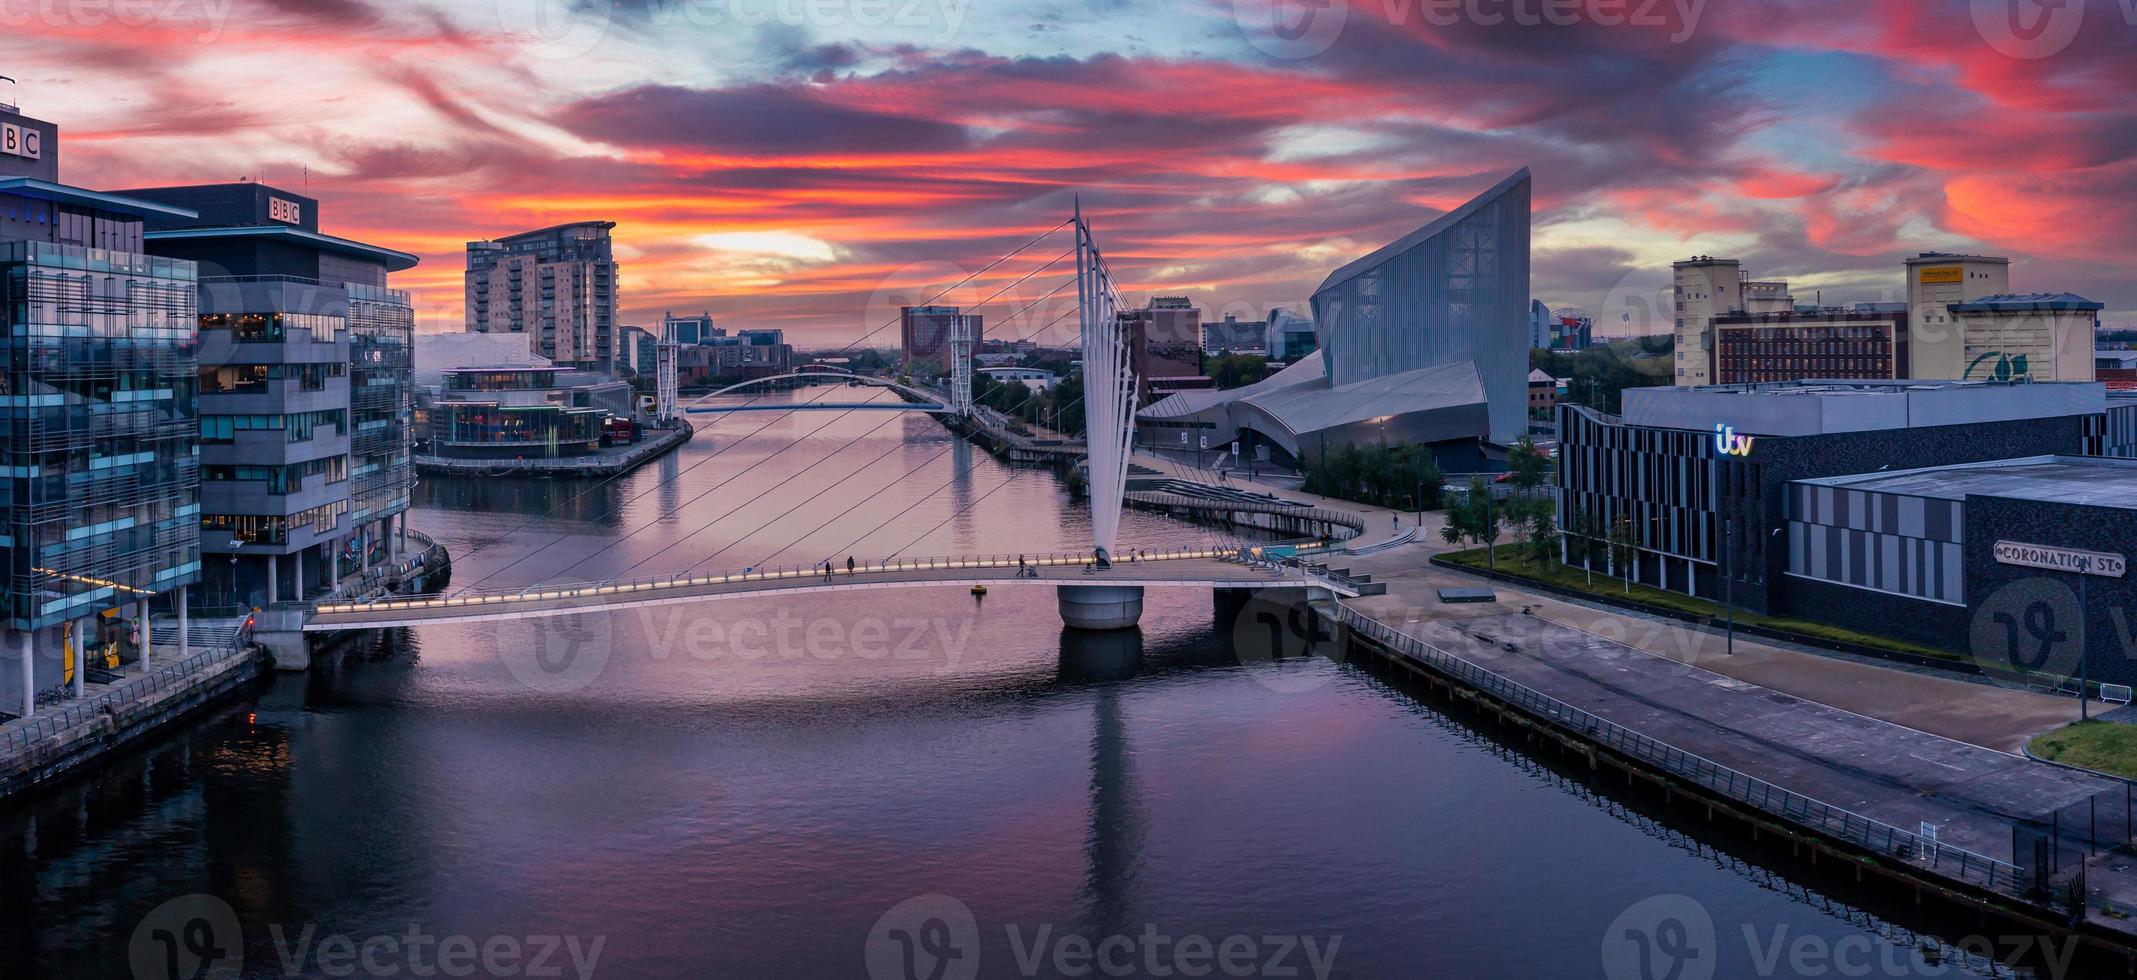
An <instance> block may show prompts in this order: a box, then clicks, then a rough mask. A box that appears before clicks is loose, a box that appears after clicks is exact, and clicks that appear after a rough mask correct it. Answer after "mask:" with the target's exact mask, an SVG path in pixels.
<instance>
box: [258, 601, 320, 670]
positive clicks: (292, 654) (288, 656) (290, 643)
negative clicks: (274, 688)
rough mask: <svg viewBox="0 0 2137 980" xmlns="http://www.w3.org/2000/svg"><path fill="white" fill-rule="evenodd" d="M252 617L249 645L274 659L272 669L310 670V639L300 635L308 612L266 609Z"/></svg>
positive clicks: (302, 632) (308, 614) (302, 610)
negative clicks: (265, 652) (273, 667)
mask: <svg viewBox="0 0 2137 980" xmlns="http://www.w3.org/2000/svg"><path fill="white" fill-rule="evenodd" d="M254 615H255V617H256V618H255V619H254V620H253V623H252V642H253V643H254V644H256V645H258V646H259V647H260V648H261V649H263V650H266V651H267V654H268V656H271V657H273V658H274V661H275V669H276V670H310V669H312V640H311V637H308V636H306V635H304V621H305V620H306V619H309V618H311V613H310V611H309V610H304V609H267V610H263V611H261V612H258V613H255V614H254Z"/></svg>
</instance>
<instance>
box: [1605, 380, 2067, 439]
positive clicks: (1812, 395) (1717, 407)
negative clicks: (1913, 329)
mask: <svg viewBox="0 0 2137 980" xmlns="http://www.w3.org/2000/svg"><path fill="white" fill-rule="evenodd" d="M2106 405H2107V392H2106V388H2105V386H2103V385H2101V384H2099V383H2098V382H2090V381H2064V382H2034V383H2013V382H1994V381H1946V380H1909V379H1898V380H1865V381H1851V380H1838V381H1836V380H1820V379H1807V380H1803V381H1775V382H1767V383H1760V384H1732V385H1706V386H1703V387H1698V388H1669V387H1656V388H1628V389H1626V391H1625V413H1624V420H1625V422H1626V424H1628V425H1639V426H1649V427H1654V428H1669V429H1689V430H1693V431H1711V430H1712V429H1713V428H1714V425H1715V423H1717V422H1722V423H1726V424H1729V425H1733V426H1735V427H1736V429H1737V431H1739V432H1742V433H1745V434H1747V435H1761V436H1809V435H1824V434H1828V433H1834V432H1872V431H1882V430H1889V429H1911V428H1926V427H1930V426H1939V425H1972V424H1981V423H1992V422H2010V421H2017V420H2021V419H2043V418H2061V417H2065V416H2071V415H2097V414H2099V413H2100V412H2102V411H2105V410H2106Z"/></svg>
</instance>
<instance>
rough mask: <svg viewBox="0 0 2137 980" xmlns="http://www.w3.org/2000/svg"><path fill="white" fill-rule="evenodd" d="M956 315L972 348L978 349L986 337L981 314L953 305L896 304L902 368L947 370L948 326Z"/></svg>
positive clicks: (948, 349) (953, 321) (952, 322)
mask: <svg viewBox="0 0 2137 980" xmlns="http://www.w3.org/2000/svg"><path fill="white" fill-rule="evenodd" d="M960 318H962V319H963V320H964V321H965V326H966V329H967V331H968V336H970V337H971V338H972V349H973V350H978V349H979V345H980V343H981V342H982V341H984V340H985V339H986V330H985V326H986V324H985V322H984V321H985V318H984V317H982V316H981V315H979V314H977V313H974V314H971V315H970V316H967V315H966V314H965V312H964V311H963V310H960V309H958V308H957V307H955V306H905V307H900V308H899V309H898V343H899V346H900V347H902V348H903V349H904V352H905V357H904V364H905V370H907V371H908V372H910V371H913V370H914V369H916V368H919V369H924V370H927V371H930V372H936V373H941V374H945V375H947V374H950V373H951V364H950V333H951V329H950V328H951V327H952V326H953V325H955V324H956V323H957V321H958V320H959V319H960Z"/></svg>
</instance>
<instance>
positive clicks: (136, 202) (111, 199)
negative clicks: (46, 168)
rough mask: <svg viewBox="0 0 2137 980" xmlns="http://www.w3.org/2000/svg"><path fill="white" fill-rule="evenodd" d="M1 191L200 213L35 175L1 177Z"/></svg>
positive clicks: (106, 207)
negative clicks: (40, 177)
mask: <svg viewBox="0 0 2137 980" xmlns="http://www.w3.org/2000/svg"><path fill="white" fill-rule="evenodd" d="M0 194H11V195H14V196H16V197H27V198H32V199H34V200H39V201H52V202H55V203H58V204H68V205H73V206H75V207H83V208H95V209H97V210H99V211H112V212H116V213H119V214H128V215H133V216H135V217H139V218H148V217H166V218H198V217H200V214H199V212H196V211H192V210H190V209H187V208H181V207H176V206H173V205H169V204H161V203H158V202H155V201H145V200H142V199H141V198H138V197H127V196H126V195H124V194H107V193H105V192H103V191H92V190H88V189H86V188H81V187H72V186H69V185H67V184H56V183H53V182H52V181H49V180H39V179H37V178H35V177H6V178H0Z"/></svg>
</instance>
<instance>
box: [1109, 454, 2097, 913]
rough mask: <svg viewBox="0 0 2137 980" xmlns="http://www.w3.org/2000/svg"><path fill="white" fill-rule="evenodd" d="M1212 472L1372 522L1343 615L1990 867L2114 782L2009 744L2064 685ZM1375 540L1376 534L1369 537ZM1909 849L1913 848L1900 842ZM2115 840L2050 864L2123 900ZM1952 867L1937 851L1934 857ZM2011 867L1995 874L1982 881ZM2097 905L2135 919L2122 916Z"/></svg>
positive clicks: (2064, 719)
mask: <svg viewBox="0 0 2137 980" xmlns="http://www.w3.org/2000/svg"><path fill="white" fill-rule="evenodd" d="M1136 462H1137V463H1138V464H1139V465H1142V466H1145V467H1148V468H1150V469H1153V470H1156V471H1158V472H1160V473H1162V474H1164V475H1165V476H1168V477H1172V478H1176V479H1183V480H1201V481H1203V482H1210V480H1211V476H1212V474H1211V473H1210V472H1209V471H1207V470H1198V469H1196V468H1194V467H1192V466H1188V465H1182V464H1180V463H1178V462H1176V461H1173V460H1169V459H1165V458H1162V457H1157V456H1152V455H1149V454H1138V455H1137V457H1136ZM1224 483H1225V485H1227V486H1230V487H1232V488H1234V489H1240V490H1249V491H1253V492H1258V493H1265V494H1268V495H1270V496H1273V497H1278V498H1282V499H1289V500H1295V501H1298V502H1300V503H1304V504H1309V505H1312V506H1316V507H1323V508H1328V509H1331V510H1348V511H1350V512H1352V513H1355V514H1357V515H1358V516H1359V517H1360V519H1361V520H1362V522H1363V523H1364V524H1365V526H1366V527H1367V528H1368V529H1370V530H1371V531H1372V532H1373V533H1371V534H1369V535H1368V536H1365V537H1361V538H1360V539H1358V540H1357V541H1356V542H1354V547H1355V548H1357V549H1359V550H1366V551H1377V553H1375V554H1370V555H1367V556H1363V557H1357V558H1354V559H1351V560H1348V561H1346V562H1343V564H1347V565H1348V566H1349V567H1350V568H1351V570H1352V571H1353V572H1355V573H1359V574H1364V575H1369V576H1371V577H1372V579H1373V580H1374V581H1376V582H1379V583H1382V584H1384V585H1385V586H1386V588H1387V591H1386V593H1384V594H1381V595H1376V596H1362V597H1354V598H1347V599H1344V600H1342V602H1343V604H1344V605H1345V606H1347V607H1349V608H1350V609H1351V610H1353V611H1354V612H1355V613H1356V614H1358V615H1360V616H1362V617H1365V618H1367V619H1369V620H1371V621H1372V622H1375V623H1378V624H1382V625H1384V626H1386V627H1389V628H1391V629H1393V630H1395V631H1397V632H1398V633H1399V634H1400V635H1402V636H1405V637H1409V638H1411V639H1412V640H1414V641H1416V642H1417V643H1418V644H1422V645H1427V646H1429V647H1431V648H1433V649H1436V650H1439V651H1443V652H1444V653H1445V654H1448V655H1451V656H1452V657H1454V658H1458V659H1459V660H1461V661H1464V662H1467V663H1469V664H1473V665H1475V666H1476V667H1479V668H1482V669H1483V670H1485V671H1489V672H1491V673H1492V674H1494V675H1496V676H1497V677H1498V678H1501V679H1503V680H1504V681H1506V682H1508V683H1511V684H1514V685H1519V686H1521V687H1522V688H1524V689H1527V690H1529V691H1532V692H1535V693H1537V694H1540V695H1541V696H1544V697H1547V698H1551V699H1555V700H1556V701H1559V702H1563V703H1564V704H1566V705H1570V706H1572V707H1574V708H1576V709H1579V710H1581V711H1585V712H1588V713H1590V714H1592V715H1594V716H1596V717H1597V718H1599V719H1602V720H1604V721H1606V722H1608V723H1612V724H1615V725H1620V726H1623V728H1624V729H1627V730H1630V731H1632V732H1637V733H1639V735H1641V736H1644V737H1645V738H1647V739H1652V740H1654V741H1655V742H1657V743H1662V744H1664V745H1667V746H1668V747H1670V749H1672V750H1674V751H1679V752H1683V753H1687V754H1689V755H1690V756H1694V757H1697V758H1698V759H1700V760H1705V761H1706V762H1710V763H1712V764H1714V765H1716V766H1721V767H1727V768H1728V769H1731V770H1735V771H1736V772H1738V773H1741V774H1743V775H1745V776H1747V777H1749V778H1751V779H1755V780H1760V781H1763V782H1765V783H1769V784H1772V785H1773V786H1777V787H1779V788H1781V789H1783V790H1787V791H1792V792H1793V793H1796V794H1801V795H1802V796H1803V797H1805V798H1807V799H1808V801H1815V803H1817V804H1823V805H1824V806H1825V807H1830V808H1836V809H1838V810H1840V811H1844V812H1845V813H1847V814H1853V815H1859V816H1860V817H1863V818H1868V820H1870V821H1875V822H1877V823H1878V824H1879V825H1882V826H1884V827H1886V828H1888V829H1889V828H1903V829H1904V831H1905V832H1906V833H1908V834H1912V833H1915V832H1916V831H1917V829H1918V828H1922V827H1923V825H1925V824H1926V825H1929V826H1930V827H1933V828H1934V833H1935V834H1936V839H1937V841H1938V842H1940V843H1941V844H1943V845H1945V846H1947V847H1958V848H1964V849H1966V850H1967V851H1970V852H1972V853H1974V854H1978V855H1983V856H1986V857H1988V858H1991V859H1992V860H1994V861H1997V862H2002V863H2003V865H1999V867H2002V866H2006V865H2018V864H2024V863H2026V859H2027V858H2028V855H2022V854H2018V853H2016V850H2017V846H2018V845H2017V843H2016V842H2017V839H2018V835H2017V834H2016V833H2014V825H2016V824H2021V823H2026V822H2031V821H2037V820H2039V819H2040V818H2041V817H2042V816H2043V815H2044V814H2047V813H2049V812H2052V811H2057V810H2063V811H2065V812H2071V813H2084V812H2087V811H2086V807H2087V805H2088V801H2095V800H2103V799H2104V800H2108V801H2110V803H2113V802H2114V801H2119V800H2123V799H2125V798H2126V794H2127V792H2128V787H2127V784H2125V783H2124V782H2123V781H2121V780H2118V779H2114V778H2112V777H2108V776H2102V775H2093V774H2089V773H2084V772H2081V771H2078V770H2073V769H2070V768H2068V767H2064V766H2058V765H2055V764H2052V763H2047V762H2041V761H2038V760H2034V759H2031V758H2029V757H2027V756H2025V755H2024V754H2022V750H2023V746H2024V745H2025V743H2026V742H2027V741H2028V740H2029V739H2030V738H2031V737H2033V736H2034V735H2038V734H2040V733H2042V732H2045V731H2050V730H2053V729H2055V728H2058V727H2061V726H2063V725H2065V724H2068V723H2070V722H2072V721H2075V720H2077V718H2078V703H2077V702H2076V701H2075V700H2074V699H2070V698H2064V697H2058V696H2054V695H2048V694H2041V693H2035V692H2032V691H2027V690H2018V689H2014V688H2010V687H2006V686H2002V685H1999V684H1996V683H1991V682H1987V681H1984V680H1977V679H1972V678H1967V677H1963V676H1960V675H1956V674H1948V673H1943V672H1938V671H1933V670H1924V669H1920V668H1910V667H1902V666H1900V665H1896V664H1895V665H1884V664H1881V663H1877V662H1873V661H1870V660H1868V659H1866V658H1858V657H1852V656H1848V655H1841V654H1833V653H1830V652H1826V651H1815V650H1811V649H1808V648H1801V647H1795V646H1793V645H1790V644H1786V643H1779V642H1773V641H1766V640H1761V639H1754V638H1749V637H1745V636H1742V635H1739V636H1738V637H1737V639H1736V642H1735V648H1734V649H1735V652H1734V653H1733V654H1727V653H1725V652H1724V640H1723V637H1722V635H1721V633H1720V631H1718V630H1713V629H1707V628H1704V627H1702V626H1700V625H1697V624H1692V623H1686V622H1682V621H1678V620H1670V619H1663V618H1659V617H1653V616H1649V615H1646V614H1643V613H1638V612H1631V611H1627V610H1622V609H1617V608H1614V607H1611V606H1608V605H1605V604H1602V603H1599V602H1597V603H1591V602H1586V601H1576V600H1569V599H1564V598H1560V597H1557V596H1553V595H1548V594H1544V593H1542V592H1540V591H1531V590H1528V589H1524V588H1522V587H1521V586H1520V585H1519V584H1518V583H1513V582H1508V581H1505V580H1500V581H1494V582H1487V581H1486V579H1485V577H1484V576H1483V575H1481V574H1476V573H1471V572H1467V571H1462V570H1456V569H1450V568H1444V567H1440V566H1435V565H1432V564H1431V558H1432V556H1434V555H1435V554H1440V553H1444V552H1445V551H1448V550H1451V546H1449V545H1447V544H1446V543H1445V542H1444V540H1443V539H1442V538H1441V537H1440V533H1439V529H1440V527H1442V526H1443V515H1441V514H1438V513H1428V514H1426V515H1425V522H1424V524H1423V525H1422V526H1420V527H1417V528H1415V532H1416V533H1415V536H1414V537H1413V538H1411V539H1410V540H1409V541H1407V542H1404V543H1402V544H1392V543H1391V542H1392V541H1393V540H1394V539H1396V538H1398V537H1400V536H1401V532H1399V531H1398V530H1397V529H1396V518H1397V516H1398V514H1397V512H1392V511H1388V510H1386V509H1384V508H1376V507H1367V506H1364V505H1359V504H1355V503H1350V502H1346V501H1340V500H1334V499H1328V498H1322V497H1319V496H1316V495H1312V494H1304V493H1300V492H1298V491H1296V490H1293V489H1289V488H1285V487H1281V486H1276V485H1272V484H1267V483H1257V482H1255V481H1249V480H1245V479H1243V478H1241V477H1240V476H1239V475H1238V474H1228V479H1226V480H1225V481H1224ZM1400 522H1401V525H1402V527H1403V528H1404V529H1408V528H1409V527H1410V525H1411V524H1412V517H1411V516H1410V515H1408V514H1401V515H1400ZM1509 537H1510V536H1509ZM1376 541H1378V542H1388V544H1386V545H1385V546H1383V547H1381V548H1378V549H1376V548H1375V547H1374V545H1375V543H1376ZM1500 546H1501V547H1508V548H1511V547H1516V546H1517V545H1514V544H1512V543H1508V542H1505V541H1502V543H1501V545H1500ZM1479 585H1489V586H1490V587H1491V588H1492V589H1493V590H1494V591H1495V592H1496V593H1497V596H1498V600H1497V601H1496V602H1490V603H1444V602H1441V601H1440V600H1439V598H1438V591H1437V590H1438V589H1440V588H1444V587H1471V588H1473V587H1476V586H1479ZM2064 829H2065V831H2066V833H2067V832H2068V831H2069V828H2067V827H2066V828H2064ZM2063 846H2064V848H2065V849H2066V851H2067V850H2068V849H2069V848H2070V846H2071V845H2070V844H2069V843H2068V842H2067V841H2066V842H2065V843H2064V845H2063ZM1908 850H1909V852H1910V853H1918V852H1919V848H1917V847H1914V846H1913V845H1909V846H1908ZM2118 853H2119V852H2115V851H2112V850H2104V851H2102V852H2101V853H2100V854H2098V855H2096V856H2093V857H2092V858H2091V859H2089V860H2084V859H2082V858H2081V857H2078V856H2072V857H2070V858H2067V859H2066V863H2065V865H2064V866H2063V868H2062V870H2063V871H2064V872H2065V873H2067V872H2069V871H2071V870H2074V863H2067V862H2076V861H2079V860H2083V863H2084V865H2085V868H2086V872H2087V877H2086V885H2087V892H2088V902H2089V904H2090V905H2092V906H2093V907H2094V908H2096V909H2097V908H2103V907H2106V908H2114V909H2117V910H2119V911H2120V912H2123V913H2128V912H2130V911H2133V910H2137V868H2133V867H2131V865H2130V862H2128V861H2127V860H2125V859H2123V858H2121V857H2118V856H2117V854H2118ZM1949 871H1950V869H1948V868H1942V867H1941V866H1940V867H1939V868H1938V871H1937V873H1939V874H1947V873H1949ZM2011 874H2012V872H2010V871H1999V872H1995V873H1994V874H1993V875H1992V876H1991V880H1995V879H1997V878H1998V877H2005V876H2009V875H2011ZM1979 883H1980V882H1976V884H1979ZM2003 890H2005V891H2009V890H2010V889H2009V888H2008V887H2005V888H2004V889H2003ZM2094 921H2095V922H2096V923H2099V924H2104V925H2106V926H2107V927H2108V928H2109V929H2112V930H2114V931H2117V932H2120V933H2133V932H2137V924H2133V922H2137V920H2132V919H2129V918H2114V917H2098V916H2096V917H2094Z"/></svg>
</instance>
